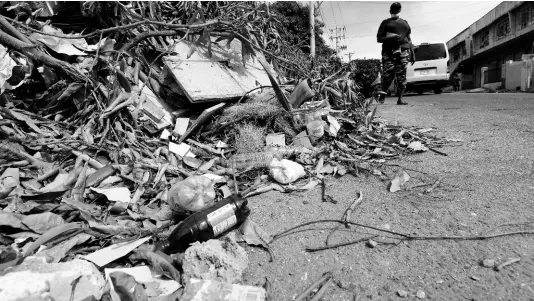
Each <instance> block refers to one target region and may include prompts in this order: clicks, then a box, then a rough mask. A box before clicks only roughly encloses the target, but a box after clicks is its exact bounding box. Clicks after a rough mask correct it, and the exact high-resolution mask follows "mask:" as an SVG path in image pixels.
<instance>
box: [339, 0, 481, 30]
mask: <svg viewBox="0 0 534 301" xmlns="http://www.w3.org/2000/svg"><path fill="white" fill-rule="evenodd" d="M358 3H360V1H358ZM476 4H479V2H475V3H471V4H467V5H461V6H456V7H454V8H452V9H450V8H448V9H442V10H436V11H434V12H430V13H424V14H423V15H431V14H435V13H439V12H444V11H450V10H457V9H458V8H462V7H468V6H473V5H476ZM420 15H421V14H414V15H406V16H403V18H410V17H417V16H420ZM377 22H379V21H378V20H375V21H367V22H356V23H348V24H346V26H352V25H359V24H369V23H377Z"/></svg>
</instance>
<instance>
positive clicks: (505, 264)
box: [495, 258, 521, 271]
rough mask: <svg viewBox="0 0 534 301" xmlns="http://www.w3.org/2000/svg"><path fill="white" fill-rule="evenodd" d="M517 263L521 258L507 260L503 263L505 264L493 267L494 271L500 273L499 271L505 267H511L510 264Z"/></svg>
mask: <svg viewBox="0 0 534 301" xmlns="http://www.w3.org/2000/svg"><path fill="white" fill-rule="evenodd" d="M519 261H521V258H512V259H510V260H508V261H505V262H503V263H501V264H499V265H498V266H496V267H495V270H496V271H500V270H502V269H503V268H504V267H507V266H509V265H511V264H513V263H516V262H519Z"/></svg>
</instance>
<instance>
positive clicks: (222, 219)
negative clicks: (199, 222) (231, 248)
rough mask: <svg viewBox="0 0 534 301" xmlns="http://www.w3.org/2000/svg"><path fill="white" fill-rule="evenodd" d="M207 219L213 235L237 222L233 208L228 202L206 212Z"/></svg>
mask: <svg viewBox="0 0 534 301" xmlns="http://www.w3.org/2000/svg"><path fill="white" fill-rule="evenodd" d="M207 220H208V223H209V224H210V226H211V228H212V229H213V234H214V235H215V236H217V235H219V234H221V233H223V232H224V231H226V230H228V229H230V228H231V227H233V226H234V225H235V224H236V223H237V218H236V216H235V213H234V208H233V206H232V205H230V204H226V205H224V206H222V207H221V208H219V209H217V210H215V211H213V212H212V213H210V214H208V215H207Z"/></svg>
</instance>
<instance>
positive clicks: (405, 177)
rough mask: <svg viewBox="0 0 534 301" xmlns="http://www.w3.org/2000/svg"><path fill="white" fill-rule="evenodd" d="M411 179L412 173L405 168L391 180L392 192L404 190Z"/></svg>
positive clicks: (390, 188) (390, 189)
mask: <svg viewBox="0 0 534 301" xmlns="http://www.w3.org/2000/svg"><path fill="white" fill-rule="evenodd" d="M409 180H410V175H409V174H408V173H407V172H405V171H404V170H402V171H399V172H398V173H397V175H396V176H395V178H394V179H393V180H392V181H391V183H390V187H389V191H390V192H397V191H399V190H402V189H403V187H404V184H406V182H408V181H409Z"/></svg>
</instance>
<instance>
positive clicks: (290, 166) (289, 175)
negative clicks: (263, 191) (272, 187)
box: [270, 158, 306, 184]
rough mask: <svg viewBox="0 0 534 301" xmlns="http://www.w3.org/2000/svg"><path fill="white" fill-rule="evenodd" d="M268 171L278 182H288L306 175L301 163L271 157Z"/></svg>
mask: <svg viewBox="0 0 534 301" xmlns="http://www.w3.org/2000/svg"><path fill="white" fill-rule="evenodd" d="M270 173H271V177H273V178H274V179H275V180H276V181H277V182H278V183H281V184H289V183H293V182H295V181H296V180H298V179H300V178H302V177H303V176H305V175H306V172H305V171H304V167H302V165H300V164H298V163H296V162H293V161H290V160H286V159H283V160H278V159H276V158H275V159H273V161H271V164H270Z"/></svg>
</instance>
